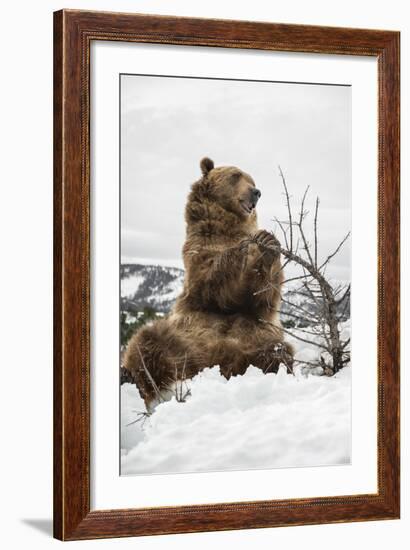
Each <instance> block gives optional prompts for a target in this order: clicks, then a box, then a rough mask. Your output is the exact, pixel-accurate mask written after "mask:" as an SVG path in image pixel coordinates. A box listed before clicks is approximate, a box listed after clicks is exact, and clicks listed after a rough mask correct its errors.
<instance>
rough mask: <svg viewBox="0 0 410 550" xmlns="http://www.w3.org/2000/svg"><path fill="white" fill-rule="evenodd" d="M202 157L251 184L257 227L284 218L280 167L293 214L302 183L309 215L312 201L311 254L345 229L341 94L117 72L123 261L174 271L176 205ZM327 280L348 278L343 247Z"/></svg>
mask: <svg viewBox="0 0 410 550" xmlns="http://www.w3.org/2000/svg"><path fill="white" fill-rule="evenodd" d="M204 156H209V157H211V158H212V159H213V160H214V162H215V165H216V166H221V165H225V166H226V165H234V166H238V167H239V168H241V169H242V170H244V171H245V172H248V173H249V174H250V175H251V176H252V177H253V178H254V180H255V182H256V185H257V187H258V188H259V189H260V190H261V191H262V197H261V199H260V201H259V203H258V207H257V211H258V220H259V226H260V227H261V228H265V229H269V230H273V229H274V223H273V221H272V218H273V217H274V216H277V217H279V218H282V219H285V218H286V204H285V200H284V196H283V194H282V187H281V180H280V177H279V171H278V165H280V166H281V168H282V170H283V172H284V174H285V176H286V181H287V184H288V188H289V190H290V192H291V194H292V197H293V200H294V203H295V209H296V210H297V211H298V210H299V208H298V207H299V202H300V198H301V196H302V194H303V191H304V189H305V188H306V186H307V185H310V194H309V195H308V201H307V207H308V208H309V210H310V211H311V216H312V215H313V210H314V201H315V198H316V196H319V197H320V210H319V238H320V240H319V256H322V257H326V256H327V255H328V254H329V253H330V252H331V251H333V249H334V248H335V247H336V246H337V244H338V243H339V241H340V240H341V238H342V237H343V236H344V235H345V234H346V233H347V232H348V231H349V230H350V226H351V89H350V87H347V86H329V85H306V84H285V83H279V82H246V81H228V80H213V79H212V80H206V79H196V78H195V79H193V78H172V77H150V76H138V75H129V76H128V75H123V76H122V77H121V256H122V262H123V263H125V262H135V263H149V264H162V265H170V266H179V267H182V260H181V249H182V245H183V243H184V238H185V223H184V207H185V202H186V197H187V194H188V192H189V188H190V186H191V184H192V183H193V182H194V181H196V180H197V179H198V178H199V177H200V169H199V161H200V159H201V158H202V157H204ZM308 222H309V218H308V220H307V223H308ZM278 237H280V235H279V234H278ZM289 272H291V274H293V273H292V268H290V269H287V273H288V274H289ZM330 274H331V275H332V276H333V277H334V278H336V279H340V280H348V279H350V244H349V243H347V245H345V247H344V249H343V250H342V252H341V253H340V254H339V255H338V256H337V257H336V258H335V261H334V263H333V265H332V267H331V270H330Z"/></svg>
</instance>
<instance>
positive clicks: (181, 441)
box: [121, 366, 351, 475]
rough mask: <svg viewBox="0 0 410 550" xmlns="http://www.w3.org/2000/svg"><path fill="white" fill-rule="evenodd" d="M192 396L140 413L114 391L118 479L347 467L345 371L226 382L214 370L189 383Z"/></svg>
mask: <svg viewBox="0 0 410 550" xmlns="http://www.w3.org/2000/svg"><path fill="white" fill-rule="evenodd" d="M188 385H189V387H190V389H191V394H192V395H191V397H189V398H188V400H187V401H186V402H185V403H179V402H177V401H176V399H175V397H173V398H172V399H171V401H168V402H165V403H161V404H160V405H158V406H157V408H156V410H155V412H154V414H152V416H151V417H149V418H145V419H143V420H141V421H139V422H134V421H135V420H136V419H137V418H138V413H140V412H142V411H145V406H144V402H143V400H142V399H141V398H140V396H139V394H138V391H137V390H136V387H135V386H134V385H131V384H124V385H123V386H122V387H121V439H122V442H121V447H122V449H121V474H122V475H134V474H150V473H162V474H164V473H182V472H203V471H215V470H244V469H261V468H282V467H302V466H305V467H306V466H320V465H336V464H346V463H349V462H350V452H351V426H350V424H351V418H350V411H351V392H350V389H351V374H350V368H349V367H347V368H344V369H343V370H342V371H340V372H339V373H337V374H336V375H335V376H333V377H325V376H321V377H318V376H311V375H310V376H307V377H306V376H302V375H301V374H300V373H299V372H297V374H296V376H292V375H289V374H286V370H285V368H283V367H281V368H280V369H279V372H278V374H273V373H269V374H263V372H262V371H261V370H260V369H257V368H255V367H252V366H250V367H249V368H248V369H247V371H246V373H245V374H244V375H243V376H236V377H232V378H231V379H230V380H229V381H228V380H226V379H225V378H224V377H223V376H222V375H221V374H220V372H219V367H213V368H212V369H205V370H204V371H203V372H201V373H200V374H198V375H197V376H195V377H194V378H193V379H192V381H188Z"/></svg>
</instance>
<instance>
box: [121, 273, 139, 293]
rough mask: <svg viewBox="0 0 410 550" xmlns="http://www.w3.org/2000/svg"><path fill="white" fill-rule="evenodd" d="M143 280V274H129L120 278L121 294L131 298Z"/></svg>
mask: <svg viewBox="0 0 410 550" xmlns="http://www.w3.org/2000/svg"><path fill="white" fill-rule="evenodd" d="M143 282H144V276H143V275H140V274H138V273H137V274H134V275H129V276H128V277H124V278H123V279H122V280H121V296H122V297H123V298H133V297H134V296H135V294H136V292H137V290H138V288H139V287H140V286H141V284H142V283H143Z"/></svg>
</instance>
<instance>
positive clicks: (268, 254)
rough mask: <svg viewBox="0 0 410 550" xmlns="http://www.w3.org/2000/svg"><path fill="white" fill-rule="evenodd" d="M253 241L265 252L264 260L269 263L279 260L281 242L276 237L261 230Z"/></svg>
mask: <svg viewBox="0 0 410 550" xmlns="http://www.w3.org/2000/svg"><path fill="white" fill-rule="evenodd" d="M253 241H254V243H255V244H256V245H257V246H258V247H259V249H260V250H261V251H262V252H263V259H265V260H267V261H268V262H274V261H275V260H277V259H278V258H279V256H280V242H279V241H278V239H277V238H276V237H275V235H272V233H269V231H266V230H265V229H261V230H260V231H258V232H257V233H256V234H255V236H254V238H253Z"/></svg>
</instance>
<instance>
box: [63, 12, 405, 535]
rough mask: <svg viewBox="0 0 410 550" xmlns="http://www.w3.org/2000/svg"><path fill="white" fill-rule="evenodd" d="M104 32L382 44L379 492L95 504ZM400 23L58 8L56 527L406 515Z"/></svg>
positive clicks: (270, 45) (268, 44)
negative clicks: (94, 239) (97, 186)
mask: <svg viewBox="0 0 410 550" xmlns="http://www.w3.org/2000/svg"><path fill="white" fill-rule="evenodd" d="M93 40H108V41H125V42H145V43H160V44H174V45H175V44H176V45H178V44H179V45H191V46H218V47H223V48H242V49H258V50H272V51H288V52H309V53H321V54H340V55H345V54H347V55H359V56H372V57H375V58H377V62H378V90H379V99H378V101H379V104H378V110H379V121H378V124H379V130H378V143H379V158H378V451H377V453H378V492H377V493H376V494H360V495H351V496H341V497H337V496H336V497H320V495H319V496H318V497H317V498H302V499H291V500H289V499H286V500H276V501H256V502H236V503H226V504H223V503H221V504H209V505H208V504H207V505H192V506H178V507H157V508H146V509H124V510H120V509H113V510H90V291H89V289H90V205H89V194H90V148H89V146H90V138H89V121H90V113H89V107H90V91H89V83H90V45H91V43H92V41H93ZM399 42H400V35H399V33H398V32H392V31H379V30H359V29H347V28H330V27H314V26H302V25H288V24H272V23H256V22H249V21H224V20H207V19H194V18H178V17H168V16H152V15H139V14H120V13H105V12H87V11H75V10H63V11H59V12H56V13H55V14H54V536H55V537H56V538H58V539H62V540H78V539H92V538H103V537H125V536H136V535H151V534H166V533H184V532H196V531H211V530H213V531H217V530H228V529H249V528H258V527H274V526H285V525H307V524H316V523H335V522H352V521H366V520H379V519H394V518H398V517H399V510H400V475H399V468H400V455H399V396H400V391H399V389H400V388H399V380H400V375H399V319H400V315H399V292H400V291H399V284H400V283H399V227H400V218H399V166H400V165H399Z"/></svg>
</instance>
